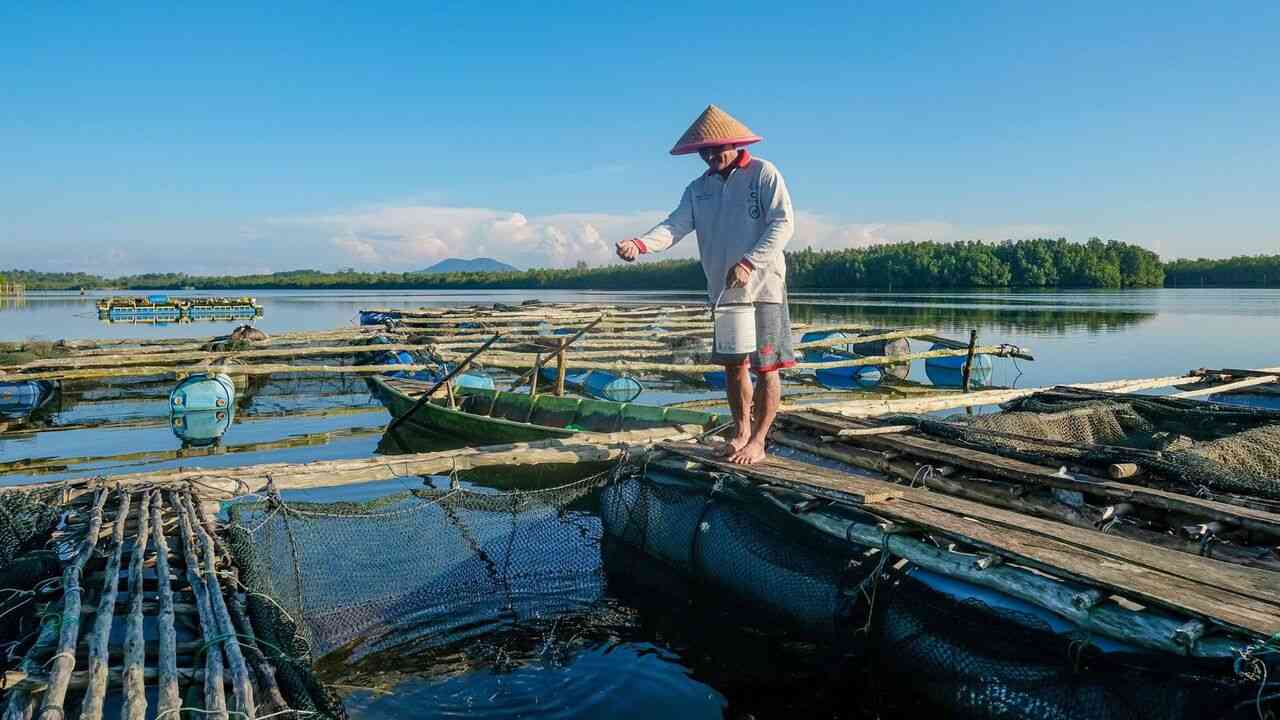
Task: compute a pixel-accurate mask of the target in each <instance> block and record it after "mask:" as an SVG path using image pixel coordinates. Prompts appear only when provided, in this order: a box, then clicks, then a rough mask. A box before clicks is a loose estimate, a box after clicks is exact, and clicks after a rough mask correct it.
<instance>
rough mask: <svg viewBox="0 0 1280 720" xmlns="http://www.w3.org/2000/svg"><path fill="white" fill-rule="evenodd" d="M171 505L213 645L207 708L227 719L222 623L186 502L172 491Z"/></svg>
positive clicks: (205, 633) (208, 657)
mask: <svg viewBox="0 0 1280 720" xmlns="http://www.w3.org/2000/svg"><path fill="white" fill-rule="evenodd" d="M169 506H170V507H172V508H173V512H174V513H175V514H176V515H177V516H178V524H179V533H178V535H179V538H180V539H181V541H182V554H183V557H184V558H185V562H186V566H187V584H188V585H190V586H191V593H192V595H194V596H195V600H196V612H197V614H198V615H199V617H200V635H201V637H202V638H203V639H204V641H205V642H206V643H211V644H210V645H209V646H208V648H207V649H206V651H205V654H204V657H205V666H204V709H205V710H206V711H208V713H209V715H211V716H213V717H214V718H215V719H216V720H227V699H226V696H225V694H224V689H223V683H224V678H223V674H222V651H221V649H220V648H219V645H218V643H216V642H213V641H214V639H215V638H217V637H218V635H219V631H218V624H217V622H215V621H214V619H213V609H212V608H211V607H210V605H209V589H208V587H207V586H206V585H205V582H204V578H203V577H201V575H200V559H199V557H198V556H197V554H196V547H195V537H194V536H193V535H192V529H191V524H190V520H189V519H188V518H187V514H186V513H185V512H184V511H183V507H182V500H181V499H180V498H179V496H178V493H177V492H175V491H172V490H170V491H169Z"/></svg>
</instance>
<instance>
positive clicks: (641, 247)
mask: <svg viewBox="0 0 1280 720" xmlns="http://www.w3.org/2000/svg"><path fill="white" fill-rule="evenodd" d="M691 232H693V190H692V188H685V190H684V195H682V196H681V197H680V205H679V206H677V207H676V209H675V210H672V211H671V214H670V215H668V216H667V219H666V220H663V221H662V222H660V223H658V224H657V225H655V226H654V227H653V229H652V230H650V231H649V232H647V233H645V234H644V235H641V236H640V237H638V238H631V239H630V240H623V241H622V242H620V243H618V248H617V250H618V256H619V257H621V258H622V259H623V260H626V261H628V262H630V261H632V260H635V259H636V256H637V255H638V254H640V253H649V252H662V251H663V250H666V249H667V248H669V247H671V246H672V245H675V244H676V243H678V242H680V239H681V238H683V237H684V236H685V235H688V234H689V233H691Z"/></svg>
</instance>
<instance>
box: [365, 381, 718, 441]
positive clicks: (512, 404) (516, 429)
mask: <svg viewBox="0 0 1280 720" xmlns="http://www.w3.org/2000/svg"><path fill="white" fill-rule="evenodd" d="M369 387H370V389H371V390H372V391H373V394H374V396H375V397H377V398H378V399H379V400H380V401H381V402H382V404H383V405H385V406H386V408H387V411H388V412H390V413H391V415H392V417H400V416H401V415H403V414H404V413H406V412H408V411H409V409H410V408H412V407H413V405H414V403H416V402H417V398H418V395H419V394H420V393H422V392H424V391H426V390H427V389H429V388H430V387H431V383H426V382H420V381H415V380H408V379H402V378H389V377H384V376H376V377H372V378H369ZM456 399H457V404H456V406H455V407H450V406H449V400H448V398H447V396H446V395H445V394H444V393H443V392H441V393H439V394H438V397H433V398H432V399H431V401H430V402H428V403H424V404H423V405H422V406H421V407H419V408H418V409H417V411H415V412H414V414H413V415H411V416H410V417H409V418H407V419H406V420H405V421H404V423H403V424H402V425H401V427H405V426H409V427H410V428H412V429H413V430H416V431H418V432H421V433H430V434H446V435H452V436H455V437H459V438H462V439H464V440H467V441H471V442H482V443H511V442H527V441H532V440H546V439H551V438H558V437H569V436H571V435H575V434H578V433H582V432H597V433H610V432H622V431H627V430H643V429H648V428H660V427H680V426H685V425H696V426H698V427H701V428H703V429H707V430H709V429H711V428H713V427H715V426H716V425H718V424H720V423H721V422H722V420H723V418H722V416H720V415H716V414H713V413H705V412H699V411H696V410H685V409H682V408H666V407H657V406H653V405H635V404H632V403H618V402H611V401H609V400H590V399H585V398H576V397H559V396H556V395H550V394H547V395H534V396H530V395H527V394H524V393H513V392H504V391H495V390H485V389H479V388H461V389H460V392H459V394H458V396H457V398H456Z"/></svg>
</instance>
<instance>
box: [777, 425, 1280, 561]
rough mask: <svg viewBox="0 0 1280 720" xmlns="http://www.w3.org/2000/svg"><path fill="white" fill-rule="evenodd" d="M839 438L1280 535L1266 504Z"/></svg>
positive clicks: (931, 448)
mask: <svg viewBox="0 0 1280 720" xmlns="http://www.w3.org/2000/svg"><path fill="white" fill-rule="evenodd" d="M786 422H796V423H798V424H801V425H804V426H806V427H810V428H814V429H817V430H820V431H822V432H826V433H829V434H837V433H839V431H840V430H841V429H845V428H854V429H856V428H860V427H865V426H863V425H859V424H857V423H856V422H855V421H850V420H848V419H846V418H839V417H831V416H827V415H824V414H818V413H789V414H787V416H786V417H785V418H784V419H783V424H785V423H786ZM841 439H842V440H845V441H846V442H848V443H849V444H852V445H860V446H864V447H871V448H877V449H888V450H895V451H898V452H902V453H906V454H909V455H913V456H916V457H920V458H925V459H928V460H933V461H935V462H939V463H944V464H947V465H956V466H960V467H965V468H968V469H970V470H974V471H976V472H979V473H983V474H986V475H994V476H998V477H1004V478H1009V479H1013V480H1018V481H1022V482H1029V483H1032V484H1035V485H1040V486H1044V487H1055V488H1061V489H1064V490H1077V491H1080V492H1084V493H1089V494H1093V495H1100V496H1105V497H1110V498H1114V499H1116V500H1118V501H1130V502H1137V503H1142V504H1145V505H1150V506H1152V507H1159V508H1162V509H1166V510H1176V511H1179V512H1186V513H1190V514H1191V515H1193V516H1195V517H1203V518H1206V519H1210V520H1226V521H1230V522H1236V523H1239V524H1240V525H1241V526H1243V527H1247V528H1249V529H1251V530H1256V531H1258V532H1262V533H1266V534H1267V535H1269V536H1271V537H1275V538H1280V515H1278V514H1276V513H1270V512H1267V511H1265V510H1259V509H1256V508H1250V507H1244V506H1241V505H1233V504H1230V503H1224V502H1219V501H1216V500H1207V499H1205V498H1198V497H1195V496H1192V495H1183V494H1181V493H1177V492H1172V491H1169V490H1162V489H1160V488H1153V487H1145V486H1141V485H1132V484H1129V483H1123V482H1118V481H1116V480H1111V479H1107V478H1100V477H1095V476H1092V475H1085V474H1083V473H1072V474H1071V476H1070V477H1063V476H1061V475H1059V474H1058V473H1057V471H1056V470H1053V469H1049V468H1047V467H1044V466H1041V465H1036V464H1034V463H1028V462H1023V461H1021V460H1014V459H1011V458H1006V457H1003V456H1001V455H996V454H994V453H988V452H983V451H981V450H973V449H970V448H966V447H961V446H958V445H951V444H948V443H943V442H939V441H937V440H932V439H930V438H925V437H921V436H918V435H903V434H896V435H887V436H883V435H882V436H845V437H842V438H841Z"/></svg>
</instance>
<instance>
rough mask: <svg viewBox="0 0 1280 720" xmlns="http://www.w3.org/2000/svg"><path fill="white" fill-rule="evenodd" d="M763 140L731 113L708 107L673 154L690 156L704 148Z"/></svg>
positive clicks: (677, 143)
mask: <svg viewBox="0 0 1280 720" xmlns="http://www.w3.org/2000/svg"><path fill="white" fill-rule="evenodd" d="M763 139H764V138H762V137H760V136H759V135H757V134H755V133H753V132H751V128H749V127H747V126H746V125H743V124H742V123H740V122H738V121H737V119H735V118H734V117H733V116H732V115H730V114H729V113H727V112H725V111H723V110H721V109H720V108H718V107H716V106H715V105H708V106H707V109H706V110H703V111H702V114H701V115H699V116H698V119H697V120H694V121H693V124H692V125H690V126H689V129H688V130H685V131H684V135H681V136H680V139H679V140H677V141H676V146H675V147H673V148H671V154H672V155H688V154H689V153H693V152H698V151H699V150H701V149H702V148H707V147H716V146H719V145H750V144H751V143H754V142H760V141H761V140H763Z"/></svg>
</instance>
